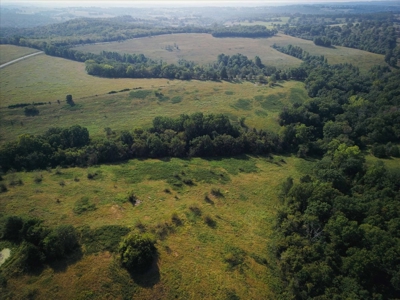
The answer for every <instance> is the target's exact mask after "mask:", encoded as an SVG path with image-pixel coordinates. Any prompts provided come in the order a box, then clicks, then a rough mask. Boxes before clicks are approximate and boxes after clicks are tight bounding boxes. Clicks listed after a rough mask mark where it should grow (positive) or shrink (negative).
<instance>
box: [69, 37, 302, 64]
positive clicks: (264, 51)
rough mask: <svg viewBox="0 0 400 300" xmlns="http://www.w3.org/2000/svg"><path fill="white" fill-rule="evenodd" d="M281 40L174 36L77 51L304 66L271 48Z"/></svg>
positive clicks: (276, 38) (127, 41) (135, 40)
mask: <svg viewBox="0 0 400 300" xmlns="http://www.w3.org/2000/svg"><path fill="white" fill-rule="evenodd" d="M280 40H281V38H280V37H274V38H270V39H247V38H214V37H213V36H211V35H210V34H171V35H161V36H156V37H151V38H149V37H147V38H139V39H132V40H126V41H124V42H120V43H119V42H115V43H103V44H96V45H85V46H79V47H77V48H75V49H78V50H80V51H89V52H94V53H99V52H101V51H102V50H106V51H116V52H120V53H138V54H139V53H144V54H145V55H146V56H148V57H150V58H153V59H162V60H163V61H167V62H169V63H176V62H178V60H179V59H186V60H190V61H194V62H197V63H200V64H208V63H212V62H214V61H216V60H217V56H218V55H219V54H221V53H224V54H227V55H234V54H237V53H241V54H243V55H246V56H248V57H249V58H251V59H253V58H254V57H255V56H256V55H258V56H259V57H260V58H261V60H262V62H263V63H264V64H266V65H271V66H275V67H278V68H287V67H292V66H298V65H300V63H301V61H300V60H298V59H296V58H293V57H290V56H288V55H285V54H282V53H280V52H278V51H276V50H275V49H272V48H271V47H270V45H272V44H273V43H275V42H279V41H280ZM174 43H175V44H176V45H178V47H179V50H176V49H175V50H174V51H171V52H170V51H167V50H166V49H165V47H166V46H168V45H171V46H173V45H174Z"/></svg>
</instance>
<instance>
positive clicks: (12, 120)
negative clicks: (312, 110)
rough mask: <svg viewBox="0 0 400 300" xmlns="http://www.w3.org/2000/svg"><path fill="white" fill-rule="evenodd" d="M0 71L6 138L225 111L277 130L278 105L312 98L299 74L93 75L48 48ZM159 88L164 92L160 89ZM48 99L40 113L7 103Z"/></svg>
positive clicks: (98, 131)
mask: <svg viewBox="0 0 400 300" xmlns="http://www.w3.org/2000/svg"><path fill="white" fill-rule="evenodd" d="M23 69H29V70H31V72H29V74H28V73H26V72H25V73H24V72H22V70H23ZM60 70H62V71H60ZM19 72H22V73H19ZM17 74H24V75H23V76H17ZM0 78H1V82H0V85H1V88H0V96H1V99H2V103H1V106H2V107H1V108H0V129H1V132H2V134H1V140H0V143H4V142H7V141H11V140H15V139H16V138H17V136H18V135H20V134H24V133H29V134H41V133H43V132H45V131H46V130H47V129H48V128H50V127H54V126H58V127H67V126H71V125H74V124H79V125H81V126H84V127H87V128H88V129H89V132H90V135H91V136H92V137H104V135H105V133H104V128H106V127H110V128H111V129H113V130H132V129H134V128H137V127H149V126H150V125H151V122H152V120H153V119H154V117H156V116H158V115H164V116H171V117H177V116H179V115H180V114H182V113H185V114H190V113H194V112H203V113H225V114H228V115H229V116H230V118H231V120H232V121H238V119H239V118H241V117H245V118H246V124H247V125H248V126H249V127H256V128H258V129H261V128H264V129H272V130H275V129H276V130H278V127H279V125H278V124H277V121H276V119H277V115H278V113H279V111H280V110H281V109H282V108H283V107H284V106H286V105H289V104H291V103H294V102H299V103H301V102H303V101H305V100H306V99H308V96H307V93H306V91H305V89H304V86H303V83H301V82H296V81H288V82H282V83H279V84H278V85H276V86H274V87H268V86H261V85H255V84H253V83H249V82H243V83H229V82H225V81H223V82H211V81H205V82H203V81H194V80H193V81H178V80H171V81H168V80H165V79H105V78H97V77H93V76H89V75H87V74H86V72H85V70H84V64H83V63H77V62H73V61H69V60H65V59H61V58H55V57H50V56H46V55H41V56H38V57H35V59H30V60H26V61H21V62H18V63H17V64H14V65H11V66H8V67H6V68H4V69H2V70H0ZM3 78H4V79H3ZM139 87H141V88H142V90H144V91H145V94H146V96H145V97H142V98H140V97H139V98H137V97H136V96H135V95H134V94H133V96H132V94H131V92H132V91H127V92H119V93H115V94H108V92H110V91H120V90H123V89H127V88H129V89H133V88H139ZM156 91H157V92H161V93H162V94H163V95H164V97H163V98H162V99H160V98H158V97H156V96H155V92H156ZM132 93H133V92H132ZM67 94H72V96H73V99H74V101H75V103H76V106H75V107H73V108H71V107H69V106H68V105H66V103H65V96H66V95H67ZM96 95H97V96H96ZM3 99H4V100H3ZM57 99H59V100H60V104H58V102H57ZM43 101H44V102H48V101H50V102H51V104H46V105H40V106H37V108H38V109H39V112H40V113H39V115H38V116H35V117H27V116H25V115H24V108H15V109H9V108H7V106H8V105H11V104H16V103H32V102H43Z"/></svg>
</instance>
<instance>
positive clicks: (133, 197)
mask: <svg viewBox="0 0 400 300" xmlns="http://www.w3.org/2000/svg"><path fill="white" fill-rule="evenodd" d="M137 200H138V198H137V197H136V195H135V194H134V193H133V192H131V193H129V195H128V201H129V202H130V203H131V204H132V205H135V204H136V201H137Z"/></svg>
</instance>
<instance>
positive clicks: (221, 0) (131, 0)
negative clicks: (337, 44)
mask: <svg viewBox="0 0 400 300" xmlns="http://www.w3.org/2000/svg"><path fill="white" fill-rule="evenodd" d="M361 1H362V2H365V0H351V1H349V0H283V1H278V0H250V1H245V0H217V1H214V0H173V1H171V0H158V1H143V0H125V1H121V0H117V1H111V0H84V1H81V0H69V1H65V0H41V1H37V0H1V2H0V3H2V4H4V5H6V4H20V5H21V4H29V5H40V6H41V5H49V6H263V5H283V4H310V3H343V2H361ZM375 1H377V0H375Z"/></svg>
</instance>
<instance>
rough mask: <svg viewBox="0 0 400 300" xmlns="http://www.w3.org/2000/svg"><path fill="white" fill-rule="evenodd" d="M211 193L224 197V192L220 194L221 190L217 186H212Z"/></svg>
mask: <svg viewBox="0 0 400 300" xmlns="http://www.w3.org/2000/svg"><path fill="white" fill-rule="evenodd" d="M211 194H213V195H214V196H215V197H224V194H222V192H221V190H220V189H217V188H212V189H211Z"/></svg>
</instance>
